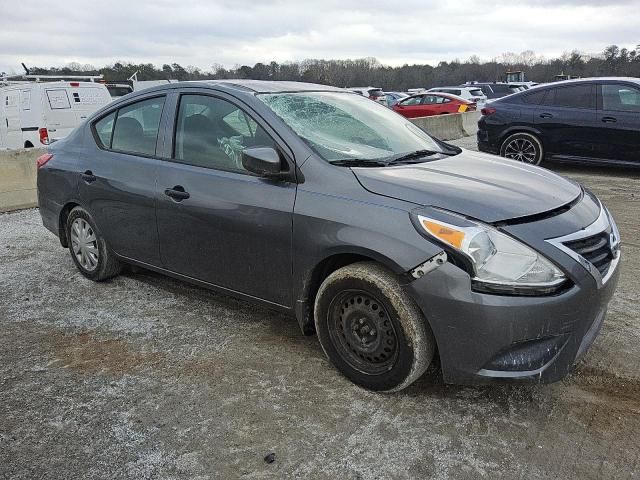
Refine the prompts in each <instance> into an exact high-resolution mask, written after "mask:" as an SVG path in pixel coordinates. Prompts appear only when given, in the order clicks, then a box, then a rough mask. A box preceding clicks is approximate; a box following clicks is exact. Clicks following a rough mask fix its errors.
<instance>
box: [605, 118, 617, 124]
mask: <svg viewBox="0 0 640 480" xmlns="http://www.w3.org/2000/svg"><path fill="white" fill-rule="evenodd" d="M602 121H603V122H604V123H616V122H617V121H618V119H617V118H616V117H602Z"/></svg>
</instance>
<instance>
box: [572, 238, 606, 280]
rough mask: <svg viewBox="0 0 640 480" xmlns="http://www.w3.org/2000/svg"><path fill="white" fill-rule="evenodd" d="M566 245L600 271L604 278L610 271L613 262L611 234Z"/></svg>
mask: <svg viewBox="0 0 640 480" xmlns="http://www.w3.org/2000/svg"><path fill="white" fill-rule="evenodd" d="M564 245H565V246H567V247H569V248H570V249H571V250H573V251H574V252H576V253H577V254H578V255H580V256H582V257H583V258H585V259H586V260H588V261H589V262H591V264H592V265H593V266H594V267H596V268H597V269H598V271H599V272H600V275H602V276H603V277H604V276H605V275H606V273H607V272H608V271H609V266H610V265H611V262H612V260H613V254H612V253H611V246H610V245H609V234H608V233H607V232H602V233H598V234H597V235H593V236H591V237H587V238H581V239H580V240H573V241H570V242H564Z"/></svg>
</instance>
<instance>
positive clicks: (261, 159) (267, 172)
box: [242, 147, 282, 177]
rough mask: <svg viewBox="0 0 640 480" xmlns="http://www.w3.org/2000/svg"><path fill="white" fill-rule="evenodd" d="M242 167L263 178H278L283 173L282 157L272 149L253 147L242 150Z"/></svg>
mask: <svg viewBox="0 0 640 480" xmlns="http://www.w3.org/2000/svg"><path fill="white" fill-rule="evenodd" d="M242 166H243V167H244V168H245V169H246V170H247V171H249V172H251V173H255V174H256V175H260V176H262V177H277V176H279V175H280V174H281V173H282V161H281V160H280V155H279V154H278V152H276V151H275V150H274V149H273V148H271V147H252V148H245V149H244V150H242Z"/></svg>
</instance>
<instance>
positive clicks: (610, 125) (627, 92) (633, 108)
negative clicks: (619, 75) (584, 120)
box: [598, 82, 640, 164]
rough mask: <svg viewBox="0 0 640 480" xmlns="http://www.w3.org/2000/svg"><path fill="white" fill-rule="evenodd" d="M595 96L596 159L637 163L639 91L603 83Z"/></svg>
mask: <svg viewBox="0 0 640 480" xmlns="http://www.w3.org/2000/svg"><path fill="white" fill-rule="evenodd" d="M598 92H599V93H598V108H599V110H598V117H599V120H600V122H601V125H602V130H601V134H600V135H599V136H598V145H599V146H600V149H599V151H600V153H601V155H600V156H601V157H602V158H605V159H606V158H609V159H612V160H618V161H623V162H632V163H636V164H638V163H640V87H638V86H636V85H633V84H630V83H621V82H606V83H603V84H601V85H598Z"/></svg>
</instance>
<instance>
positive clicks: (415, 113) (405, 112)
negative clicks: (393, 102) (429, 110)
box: [395, 95, 425, 118]
mask: <svg viewBox="0 0 640 480" xmlns="http://www.w3.org/2000/svg"><path fill="white" fill-rule="evenodd" d="M423 98H424V95H414V96H412V97H409V98H405V99H404V100H402V101H401V102H399V103H398V105H397V106H396V109H395V110H396V111H397V112H398V113H399V114H401V115H402V116H403V117H405V118H418V117H424V116H425V115H424V112H423V109H424V107H423V106H422V99H423Z"/></svg>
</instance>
